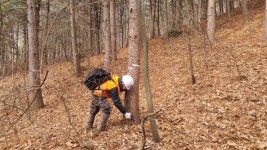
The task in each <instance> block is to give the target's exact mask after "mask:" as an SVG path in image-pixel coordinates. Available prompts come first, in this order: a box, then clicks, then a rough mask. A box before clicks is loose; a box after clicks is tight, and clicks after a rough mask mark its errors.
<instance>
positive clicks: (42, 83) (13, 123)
mask: <svg viewBox="0 0 267 150" xmlns="http://www.w3.org/2000/svg"><path fill="white" fill-rule="evenodd" d="M47 75H48V70H47V71H46V74H45V77H44V79H43V82H42V83H41V85H40V88H39V89H38V90H37V92H36V94H35V96H34V98H33V100H32V101H31V103H30V105H29V106H28V107H27V108H26V110H25V111H24V112H23V113H22V114H21V115H20V116H19V118H18V119H17V120H16V121H15V122H14V123H13V124H12V125H11V126H10V127H9V128H8V129H7V130H6V131H4V133H2V134H5V133H7V132H8V131H9V130H10V129H11V128H13V127H14V126H15V125H16V124H17V122H18V121H19V120H20V119H21V118H22V117H23V116H24V114H26V112H27V111H28V110H29V109H30V107H31V105H32V104H33V102H34V101H35V99H36V97H37V94H38V93H39V92H40V89H41V87H42V86H43V84H44V82H45V80H46V77H47Z"/></svg>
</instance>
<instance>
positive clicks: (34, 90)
mask: <svg viewBox="0 0 267 150" xmlns="http://www.w3.org/2000/svg"><path fill="white" fill-rule="evenodd" d="M27 6H28V7H27V19H28V39H29V40H28V42H29V81H28V84H29V88H30V90H29V100H30V101H33V103H32V105H31V109H33V110H34V109H40V108H42V107H44V103H43V98H42V90H41V87H40V86H41V85H40V84H41V82H40V70H39V69H40V64H39V63H40V62H39V49H38V45H39V43H38V42H39V41H38V17H39V15H38V13H37V8H36V1H35V0H27Z"/></svg>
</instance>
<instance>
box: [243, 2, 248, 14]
mask: <svg viewBox="0 0 267 150" xmlns="http://www.w3.org/2000/svg"><path fill="white" fill-rule="evenodd" d="M247 5H248V0H242V10H243V14H244V15H247V14H248V6H247Z"/></svg>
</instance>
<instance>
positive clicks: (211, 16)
mask: <svg viewBox="0 0 267 150" xmlns="http://www.w3.org/2000/svg"><path fill="white" fill-rule="evenodd" d="M214 3H215V2H214V0H209V3H208V15H207V16H208V24H207V33H208V38H209V41H210V43H211V44H214V42H215V5H214Z"/></svg>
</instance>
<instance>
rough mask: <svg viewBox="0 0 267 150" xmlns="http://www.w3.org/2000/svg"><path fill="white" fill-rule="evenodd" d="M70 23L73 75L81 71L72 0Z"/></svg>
mask: <svg viewBox="0 0 267 150" xmlns="http://www.w3.org/2000/svg"><path fill="white" fill-rule="evenodd" d="M70 22H71V23H70V24H71V45H72V55H73V63H74V71H75V75H76V76H79V74H80V73H81V67H80V55H79V52H78V50H77V33H76V22H75V6H74V0H70Z"/></svg>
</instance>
